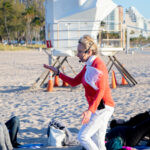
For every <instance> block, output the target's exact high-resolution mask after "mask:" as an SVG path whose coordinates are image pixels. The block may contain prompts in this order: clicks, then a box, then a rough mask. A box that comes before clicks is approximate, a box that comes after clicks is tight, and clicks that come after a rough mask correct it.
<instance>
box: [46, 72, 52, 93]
mask: <svg viewBox="0 0 150 150" xmlns="http://www.w3.org/2000/svg"><path fill="white" fill-rule="evenodd" d="M52 91H53V81H52V72H51V71H49V79H48V86H47V92H52Z"/></svg>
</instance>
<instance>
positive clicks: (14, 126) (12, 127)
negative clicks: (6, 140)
mask: <svg viewBox="0 0 150 150" xmlns="http://www.w3.org/2000/svg"><path fill="white" fill-rule="evenodd" d="M5 125H6V127H7V129H8V132H9V135H10V141H11V144H12V146H13V147H14V148H18V146H19V145H20V144H19V143H18V142H17V133H18V131H19V128H20V121H19V118H18V117H16V116H14V117H12V118H11V119H10V120H8V121H7V122H6V123H5Z"/></svg>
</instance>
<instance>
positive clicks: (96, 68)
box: [44, 35, 114, 150]
mask: <svg viewBox="0 0 150 150" xmlns="http://www.w3.org/2000/svg"><path fill="white" fill-rule="evenodd" d="M77 49H78V50H77V56H78V57H79V61H80V62H85V66H84V67H83V69H82V70H81V72H80V73H79V74H78V75H77V76H76V77H74V78H70V77H68V76H66V75H64V74H63V73H61V72H60V71H59V70H58V69H57V68H55V67H53V66H48V65H44V67H45V68H47V69H50V70H51V71H53V72H54V73H55V74H56V75H59V78H61V79H62V80H63V81H65V82H67V83H69V84H70V85H71V86H77V85H79V84H83V86H84V88H85V97H86V99H87V102H88V104H89V107H88V109H87V110H83V114H82V117H83V119H82V127H81V129H80V131H79V134H78V139H79V141H80V144H81V145H82V146H83V147H84V148H85V149H86V150H106V147H105V134H106V129H107V124H108V121H109V119H110V117H111V116H112V114H113V112H114V101H113V99H112V96H111V90H110V87H109V82H108V71H107V68H106V66H105V64H104V62H103V61H102V60H101V58H100V57H99V56H98V55H97V54H98V48H97V45H96V44H95V42H94V40H93V39H92V38H91V36H89V35H84V36H83V37H81V38H80V39H79V41H78V47H77Z"/></svg>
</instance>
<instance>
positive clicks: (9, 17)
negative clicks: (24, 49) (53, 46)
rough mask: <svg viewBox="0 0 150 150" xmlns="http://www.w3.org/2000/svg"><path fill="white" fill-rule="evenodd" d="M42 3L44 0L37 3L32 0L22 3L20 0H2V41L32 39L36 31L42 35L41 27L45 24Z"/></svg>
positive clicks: (0, 14) (0, 29) (0, 19)
mask: <svg viewBox="0 0 150 150" xmlns="http://www.w3.org/2000/svg"><path fill="white" fill-rule="evenodd" d="M38 3H39V5H38ZM41 4H43V0H38V1H36V3H35V1H31V0H28V1H27V3H20V2H19V0H0V42H1V41H2V40H8V41H11V40H18V41H21V40H26V41H28V40H32V39H33V35H34V34H35V31H36V35H38V34H39V35H40V34H41V30H40V29H43V26H44V11H43V9H44V7H42V8H43V9H39V7H41ZM37 29H38V30H37ZM43 31H44V30H43ZM40 40H42V39H40Z"/></svg>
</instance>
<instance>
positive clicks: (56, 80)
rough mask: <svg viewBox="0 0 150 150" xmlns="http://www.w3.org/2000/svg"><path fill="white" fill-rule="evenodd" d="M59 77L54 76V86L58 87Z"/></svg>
mask: <svg viewBox="0 0 150 150" xmlns="http://www.w3.org/2000/svg"><path fill="white" fill-rule="evenodd" d="M58 79H59V77H58V76H57V75H56V76H55V79H54V86H59V81H58Z"/></svg>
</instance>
